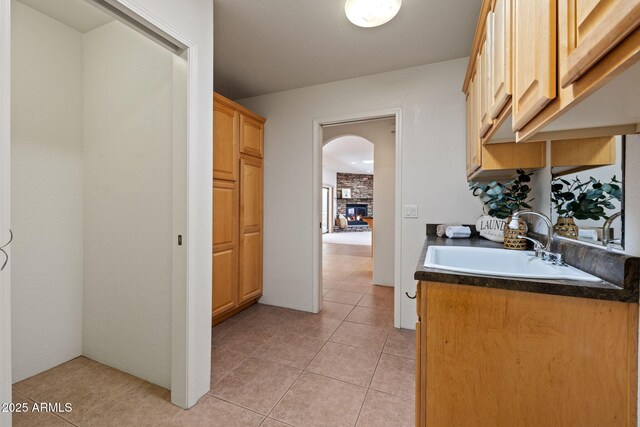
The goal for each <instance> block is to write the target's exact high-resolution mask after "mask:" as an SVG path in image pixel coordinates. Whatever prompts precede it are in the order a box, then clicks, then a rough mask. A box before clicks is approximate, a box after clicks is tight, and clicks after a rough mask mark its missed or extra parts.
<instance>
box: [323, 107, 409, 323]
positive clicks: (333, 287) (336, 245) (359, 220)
mask: <svg viewBox="0 0 640 427" xmlns="http://www.w3.org/2000/svg"><path fill="white" fill-rule="evenodd" d="M399 115H400V113H399V111H394V114H386V115H372V116H369V117H367V116H360V117H354V118H352V119H349V118H343V119H338V120H327V121H326V122H324V123H323V121H320V120H318V121H317V122H316V125H317V128H316V131H317V133H316V137H315V138H314V140H315V142H316V153H317V155H318V159H319V161H317V162H316V166H317V167H318V169H321V170H322V172H321V173H320V172H319V171H318V173H317V174H316V176H318V175H322V182H323V184H326V183H327V182H332V183H334V184H335V194H334V201H335V207H334V209H333V211H332V212H331V222H334V223H335V226H334V232H333V233H331V234H326V233H324V231H325V229H324V228H323V230H322V231H323V233H322V234H321V236H322V237H321V238H318V240H317V241H316V242H317V252H316V253H317V254H318V256H314V261H316V262H317V267H318V270H315V268H314V272H315V271H317V277H318V280H317V283H318V288H317V289H318V290H319V291H320V293H321V294H320V295H318V309H319V310H321V309H322V306H323V304H324V305H329V306H333V305H334V304H353V306H354V312H360V311H362V312H363V313H364V312H365V311H367V312H368V313H369V314H371V315H373V314H376V315H377V316H378V317H379V318H380V319H381V321H382V322H385V321H386V320H382V319H383V318H385V317H386V318H387V319H388V320H389V321H390V322H391V323H392V324H393V325H396V326H397V323H399V309H396V307H397V306H399V304H398V303H399V298H397V297H396V296H395V294H396V293H397V290H398V289H397V288H395V286H394V285H395V284H396V283H400V282H399V279H398V277H399V273H400V272H399V268H396V265H397V259H399V258H396V256H397V254H398V253H399V245H397V240H398V239H399V236H398V235H397V233H396V229H397V228H399V221H398V220H399V215H398V214H397V212H396V211H397V210H398V209H397V206H399V203H398V202H397V200H398V197H397V196H398V194H397V192H396V188H397V187H398V185H399V174H398V173H397V172H398V169H397V163H398V161H399V159H397V158H396V152H397V149H398V146H397V145H398V133H397V132H396V123H398V118H399ZM376 143H377V144H376ZM340 144H343V145H344V147H343V148H339V147H338V146H339V145H340ZM367 144H369V145H370V148H369V149H368V150H367V148H366V145H367ZM358 147H359V148H358ZM316 182H317V181H316ZM324 186H325V185H323V186H322V187H324ZM322 187H321V186H320V185H319V184H318V187H317V188H318V193H316V194H318V196H319V197H318V202H319V203H318V205H317V206H318V216H319V217H322V216H323V214H324V213H323V211H324V209H323V208H322V205H323V201H324V197H325V192H324V191H323V189H322ZM374 193H375V194H374ZM376 196H377V197H376ZM376 245H378V246H376ZM314 246H315V245H314ZM314 264H315V263H314ZM314 267H315V265H314ZM314 277H316V276H315V274H314ZM371 295H376V297H373V296H371ZM373 301H375V303H374V302H373ZM372 309H380V310H381V311H384V313H374V312H373V311H372ZM354 314H355V315H356V316H357V313H354ZM347 320H348V319H347Z"/></svg>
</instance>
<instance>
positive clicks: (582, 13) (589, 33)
mask: <svg viewBox="0 0 640 427" xmlns="http://www.w3.org/2000/svg"><path fill="white" fill-rule="evenodd" d="M561 2H562V3H564V7H565V8H566V18H567V20H566V21H565V22H566V30H565V31H563V34H562V36H563V43H566V46H564V47H565V50H564V53H565V55H563V57H562V58H561V59H562V60H563V61H565V63H564V66H563V70H562V74H561V76H560V82H561V84H562V87H567V86H568V85H570V84H571V83H573V82H575V81H576V80H577V79H578V78H580V77H581V76H582V75H583V74H584V73H585V72H586V71H587V70H588V69H589V68H591V67H592V66H593V65H594V64H595V63H596V62H597V61H598V60H600V58H602V57H603V56H604V55H605V54H607V53H608V52H609V51H610V50H611V49H613V48H614V47H615V46H616V45H617V44H618V43H620V42H621V41H622V40H623V39H624V38H625V37H626V36H627V35H629V33H631V32H632V31H633V30H634V29H635V28H636V27H637V26H638V24H639V23H640V0H579V1H576V0H561Z"/></svg>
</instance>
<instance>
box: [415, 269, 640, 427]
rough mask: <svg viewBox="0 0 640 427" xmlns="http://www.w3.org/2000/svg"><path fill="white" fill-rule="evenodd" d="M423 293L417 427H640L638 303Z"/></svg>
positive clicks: (443, 288)
mask: <svg viewBox="0 0 640 427" xmlns="http://www.w3.org/2000/svg"><path fill="white" fill-rule="evenodd" d="M418 287H419V290H418V294H417V295H418V298H419V302H418V310H419V313H418V324H417V325H416V326H417V331H416V341H417V343H416V350H417V353H416V388H417V393H416V412H417V417H416V425H417V426H419V427H424V426H484V425H496V426H576V427H577V426H632V425H633V426H635V425H636V424H637V375H638V373H637V366H638V359H637V357H638V304H635V303H622V302H614V301H605V300H595V299H586V298H574V297H565V296H556V295H545V294H537V293H529V292H520V291H511V290H503V289H492V288H484V287H476V286H464V285H455V284H447V283H436V282H420V283H419V284H418Z"/></svg>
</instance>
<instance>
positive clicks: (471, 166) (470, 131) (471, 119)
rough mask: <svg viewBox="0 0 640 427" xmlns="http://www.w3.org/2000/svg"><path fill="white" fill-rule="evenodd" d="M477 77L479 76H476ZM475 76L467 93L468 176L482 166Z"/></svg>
mask: <svg viewBox="0 0 640 427" xmlns="http://www.w3.org/2000/svg"><path fill="white" fill-rule="evenodd" d="M476 77H477V76H476ZM477 98H478V96H477V84H476V80H475V78H474V79H473V80H471V83H470V84H469V94H468V95H467V176H469V175H471V174H472V173H474V172H475V171H476V170H478V168H479V167H480V146H481V143H480V137H479V135H478V131H477V129H478V126H479V122H478V113H477V111H478V102H477Z"/></svg>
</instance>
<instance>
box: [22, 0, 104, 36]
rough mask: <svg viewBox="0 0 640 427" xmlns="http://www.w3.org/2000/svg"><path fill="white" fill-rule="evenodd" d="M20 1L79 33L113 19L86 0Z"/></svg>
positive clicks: (93, 28)
mask: <svg viewBox="0 0 640 427" xmlns="http://www.w3.org/2000/svg"><path fill="white" fill-rule="evenodd" d="M20 2H21V3H23V4H25V5H27V6H29V7H31V8H32V9H35V10H37V11H38V12H40V13H42V14H44V15H47V16H49V17H51V18H53V19H55V20H56V21H58V22H61V23H63V24H64V25H66V26H68V27H71V28H73V29H75V30H77V31H79V32H81V33H86V32H88V31H91V30H95V29H96V28H98V27H101V26H103V25H104V24H107V23H109V22H111V21H113V20H114V19H113V18H112V17H111V16H109V15H107V14H106V13H104V12H102V10H100V9H98V7H97V6H94V5H92V4H90V3H89V2H87V1H86V0H20Z"/></svg>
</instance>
